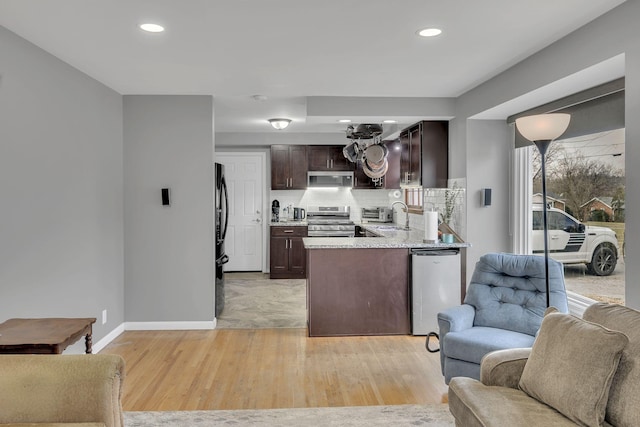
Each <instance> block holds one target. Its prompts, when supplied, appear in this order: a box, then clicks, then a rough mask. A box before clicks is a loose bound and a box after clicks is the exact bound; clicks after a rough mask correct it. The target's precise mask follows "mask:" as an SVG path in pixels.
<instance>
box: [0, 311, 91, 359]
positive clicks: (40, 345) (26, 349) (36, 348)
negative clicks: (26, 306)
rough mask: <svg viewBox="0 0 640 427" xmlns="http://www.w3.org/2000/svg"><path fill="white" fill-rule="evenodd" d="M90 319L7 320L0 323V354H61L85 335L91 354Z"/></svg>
mask: <svg viewBox="0 0 640 427" xmlns="http://www.w3.org/2000/svg"><path fill="white" fill-rule="evenodd" d="M95 321H96V319H95V317H91V318H73V319H72V318H43V319H9V320H7V321H6V322H4V323H0V354H60V353H62V352H63V351H64V349H65V348H67V347H68V346H69V345H70V344H73V343H75V342H76V341H78V340H79V339H80V338H81V337H82V336H84V337H85V345H86V352H87V354H90V353H91V333H92V329H91V328H92V327H91V325H93V324H94V323H95Z"/></svg>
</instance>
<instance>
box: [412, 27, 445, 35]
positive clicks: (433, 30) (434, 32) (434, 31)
mask: <svg viewBox="0 0 640 427" xmlns="http://www.w3.org/2000/svg"><path fill="white" fill-rule="evenodd" d="M417 34H418V35H419V36H421V37H435V36H439V35H440V34H442V30H441V29H440V28H425V29H423V30H419V31H418V32H417Z"/></svg>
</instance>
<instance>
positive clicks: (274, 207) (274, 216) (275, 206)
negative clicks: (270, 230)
mask: <svg viewBox="0 0 640 427" xmlns="http://www.w3.org/2000/svg"><path fill="white" fill-rule="evenodd" d="M271 221H272V222H278V221H280V202H279V201H277V200H274V201H273V202H271Z"/></svg>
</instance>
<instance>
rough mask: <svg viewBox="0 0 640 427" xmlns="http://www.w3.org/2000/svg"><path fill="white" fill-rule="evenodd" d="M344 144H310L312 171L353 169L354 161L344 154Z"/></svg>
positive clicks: (309, 155) (310, 166)
mask: <svg viewBox="0 0 640 427" xmlns="http://www.w3.org/2000/svg"><path fill="white" fill-rule="evenodd" d="M343 148H344V145H310V146H309V147H308V157H309V170H310V171H351V170H353V166H354V165H353V163H351V162H350V161H349V160H347V158H346V157H344V154H342V150H343Z"/></svg>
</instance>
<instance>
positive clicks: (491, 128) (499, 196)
mask: <svg viewBox="0 0 640 427" xmlns="http://www.w3.org/2000/svg"><path fill="white" fill-rule="evenodd" d="M466 130H467V147H466V150H467V156H468V161H467V193H466V195H467V227H466V230H467V240H468V241H469V242H471V243H472V244H473V246H472V247H470V248H469V249H467V257H468V259H471V260H473V263H472V264H470V265H472V266H473V265H474V264H475V261H476V260H477V259H478V258H480V256H482V255H483V254H485V253H487V252H510V251H511V240H510V238H509V210H508V209H505V208H504V207H505V206H507V207H508V206H510V204H511V200H510V199H509V194H510V190H509V180H510V174H509V173H510V169H509V162H510V159H511V152H512V150H513V132H510V129H509V127H508V126H505V125H504V121H493V120H469V121H468V122H467V128H466ZM482 188H491V190H492V194H491V196H492V197H491V199H492V200H491V206H486V207H483V206H481V204H480V200H481V198H480V189H482ZM471 271H473V269H471ZM471 271H470V272H471Z"/></svg>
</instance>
